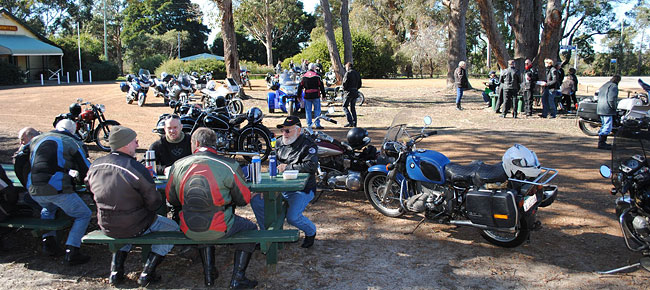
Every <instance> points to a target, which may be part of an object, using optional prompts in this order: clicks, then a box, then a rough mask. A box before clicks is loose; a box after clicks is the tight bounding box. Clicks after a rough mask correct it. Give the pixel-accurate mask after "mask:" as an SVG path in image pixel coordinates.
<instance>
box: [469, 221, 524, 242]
mask: <svg viewBox="0 0 650 290" xmlns="http://www.w3.org/2000/svg"><path fill="white" fill-rule="evenodd" d="M481 236H483V238H484V239H486V240H487V241H488V242H490V244H493V245H497V246H499V247H504V248H514V247H517V246H519V245H521V244H523V243H524V242H525V241H526V240H528V236H530V229H528V223H527V222H526V221H525V220H524V219H521V221H520V222H519V228H517V231H516V232H514V233H508V232H499V231H490V230H482V231H481Z"/></svg>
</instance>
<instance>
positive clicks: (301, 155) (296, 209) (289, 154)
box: [251, 116, 318, 248]
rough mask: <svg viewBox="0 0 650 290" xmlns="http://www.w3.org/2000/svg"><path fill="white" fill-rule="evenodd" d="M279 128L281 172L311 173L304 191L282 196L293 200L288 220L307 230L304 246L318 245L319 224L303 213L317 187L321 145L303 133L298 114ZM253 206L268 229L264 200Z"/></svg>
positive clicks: (255, 198) (279, 163)
mask: <svg viewBox="0 0 650 290" xmlns="http://www.w3.org/2000/svg"><path fill="white" fill-rule="evenodd" d="M277 127H278V129H280V131H282V138H281V139H278V141H277V145H276V149H275V151H276V154H277V160H278V173H279V172H283V171H285V170H290V169H293V170H298V172H302V173H309V179H307V184H306V185H305V188H304V189H303V190H302V191H287V192H283V193H282V197H283V198H284V199H285V200H286V201H287V202H288V203H289V208H288V209H287V221H288V222H289V224H290V225H292V226H295V227H297V228H298V229H300V230H302V231H303V232H305V240H304V241H303V243H302V245H301V247H303V248H309V247H311V246H312V245H314V239H315V238H316V226H315V225H314V223H312V222H311V221H310V220H309V219H308V218H307V217H305V216H304V215H303V214H302V213H303V211H305V208H307V205H308V204H309V202H310V201H311V200H312V199H313V198H314V191H315V190H316V171H317V169H318V155H317V154H316V152H318V147H317V146H316V144H314V142H312V141H311V139H309V138H307V137H306V136H305V135H304V134H302V128H301V125H300V119H298V117H296V116H289V117H287V118H286V119H285V120H284V122H283V123H282V124H279V125H278V126H277ZM251 207H252V208H253V212H254V213H255V218H256V219H257V224H258V225H259V226H260V229H262V230H264V229H265V227H264V201H263V200H262V199H261V197H260V196H259V195H256V196H254V197H253V198H252V199H251Z"/></svg>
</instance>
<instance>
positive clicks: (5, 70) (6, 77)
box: [0, 61, 23, 86]
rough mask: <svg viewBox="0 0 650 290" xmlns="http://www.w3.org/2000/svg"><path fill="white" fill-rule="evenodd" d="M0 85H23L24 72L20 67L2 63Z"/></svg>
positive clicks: (0, 64)
mask: <svg viewBox="0 0 650 290" xmlns="http://www.w3.org/2000/svg"><path fill="white" fill-rule="evenodd" d="M0 76H2V77H1V78H0V85H2V86H6V85H17V84H22V83H23V79H22V78H23V72H22V71H21V70H20V68H18V66H16V65H14V64H11V63H8V62H4V61H0Z"/></svg>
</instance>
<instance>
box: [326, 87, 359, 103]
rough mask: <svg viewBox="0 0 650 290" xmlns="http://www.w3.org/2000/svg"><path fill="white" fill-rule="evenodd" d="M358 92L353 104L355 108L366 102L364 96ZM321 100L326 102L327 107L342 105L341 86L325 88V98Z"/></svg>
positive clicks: (343, 95) (343, 96) (342, 92)
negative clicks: (334, 104) (335, 104)
mask: <svg viewBox="0 0 650 290" xmlns="http://www.w3.org/2000/svg"><path fill="white" fill-rule="evenodd" d="M358 92H359V97H357V99H356V100H355V104H356V105H357V106H362V105H363V104H364V103H365V102H366V96H364V95H363V93H362V92H361V91H358ZM323 100H324V101H325V102H326V103H325V105H326V106H329V105H331V104H333V103H343V102H344V101H345V92H344V91H343V86H337V87H335V88H325V98H324V99H323Z"/></svg>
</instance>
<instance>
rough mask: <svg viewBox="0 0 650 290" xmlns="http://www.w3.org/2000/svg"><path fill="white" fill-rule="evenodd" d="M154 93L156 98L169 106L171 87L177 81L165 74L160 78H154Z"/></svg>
mask: <svg viewBox="0 0 650 290" xmlns="http://www.w3.org/2000/svg"><path fill="white" fill-rule="evenodd" d="M153 81H154V86H153V93H154V96H156V98H163V103H164V104H165V105H169V99H170V96H171V94H172V92H171V87H172V84H173V82H174V81H175V79H174V76H173V75H171V74H167V73H166V72H163V73H161V74H160V78H154V79H153Z"/></svg>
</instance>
